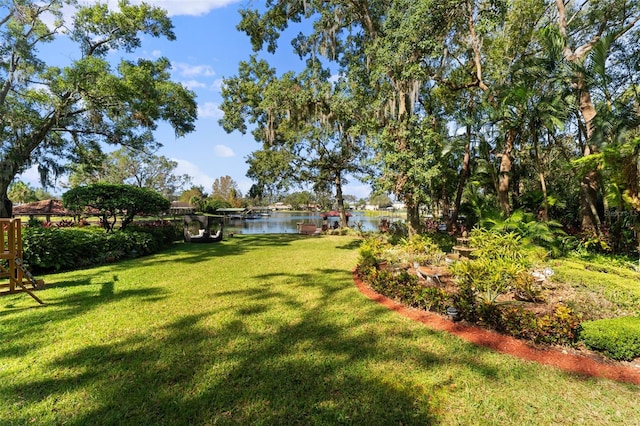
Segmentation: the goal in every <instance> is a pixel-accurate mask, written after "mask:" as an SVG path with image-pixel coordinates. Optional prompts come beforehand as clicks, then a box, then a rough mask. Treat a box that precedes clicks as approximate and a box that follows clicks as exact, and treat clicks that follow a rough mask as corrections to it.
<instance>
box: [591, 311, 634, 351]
mask: <svg viewBox="0 0 640 426" xmlns="http://www.w3.org/2000/svg"><path fill="white" fill-rule="evenodd" d="M580 338H581V339H582V341H584V343H585V345H587V346H588V347H589V348H591V349H593V350H596V351H599V352H602V353H604V354H605V355H607V356H608V357H610V358H613V359H617V360H624V361H631V360H633V359H635V358H637V357H640V318H639V317H619V318H612V319H602V320H597V321H585V322H584V323H582V332H581V333H580Z"/></svg>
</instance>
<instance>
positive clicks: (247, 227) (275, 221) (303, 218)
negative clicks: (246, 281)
mask: <svg viewBox="0 0 640 426" xmlns="http://www.w3.org/2000/svg"><path fill="white" fill-rule="evenodd" d="M352 214H353V216H352V217H350V218H349V226H350V227H355V226H356V224H357V223H359V222H360V223H362V229H363V230H364V231H375V230H377V229H378V224H379V223H380V219H382V218H383V217H384V218H387V219H389V220H391V221H396V220H404V219H405V215H404V214H402V213H397V212H393V213H382V212H380V213H379V216H365V215H364V213H362V212H352ZM335 221H338V223H339V222H340V218H338V217H330V218H329V226H332V225H333V223H334V222H335ZM300 222H305V223H310V222H312V223H315V224H316V226H318V227H321V226H322V218H321V217H320V213H317V212H312V213H302V212H270V216H266V217H258V218H256V219H244V220H241V219H234V220H228V221H226V222H225V224H224V232H225V233H229V232H233V233H234V234H297V233H298V227H297V225H298V223H300Z"/></svg>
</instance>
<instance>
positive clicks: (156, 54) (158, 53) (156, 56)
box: [151, 49, 162, 58]
mask: <svg viewBox="0 0 640 426" xmlns="http://www.w3.org/2000/svg"><path fill="white" fill-rule="evenodd" d="M151 56H152V57H154V58H159V57H161V56H162V52H161V51H160V50H157V49H156V50H154V51H153V52H151Z"/></svg>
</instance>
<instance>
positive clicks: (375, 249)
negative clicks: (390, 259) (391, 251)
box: [358, 235, 389, 269]
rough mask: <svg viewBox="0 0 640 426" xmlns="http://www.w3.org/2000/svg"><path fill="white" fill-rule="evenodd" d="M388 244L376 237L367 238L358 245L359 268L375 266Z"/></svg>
mask: <svg viewBox="0 0 640 426" xmlns="http://www.w3.org/2000/svg"><path fill="white" fill-rule="evenodd" d="M388 246H389V244H388V243H387V242H385V241H384V240H383V239H381V238H379V237H378V236H375V235H374V236H371V237H367V238H365V239H364V241H362V243H361V244H360V252H359V258H358V267H359V268H365V269H366V268H369V267H372V266H377V265H378V261H379V260H380V259H381V256H382V252H383V251H384V249H385V248H386V247H388Z"/></svg>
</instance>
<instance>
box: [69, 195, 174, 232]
mask: <svg viewBox="0 0 640 426" xmlns="http://www.w3.org/2000/svg"><path fill="white" fill-rule="evenodd" d="M62 203H63V205H64V206H65V208H67V209H69V210H72V211H76V212H78V213H85V214H92V213H93V214H95V213H94V212H95V211H97V212H99V215H100V217H101V220H102V226H104V228H105V230H106V231H107V232H112V231H113V229H114V226H115V224H116V221H117V219H118V216H120V217H121V225H120V229H121V230H124V229H125V228H126V227H127V225H129V224H130V223H131V222H133V218H134V217H135V216H136V215H139V214H145V215H157V214H159V213H162V212H165V211H167V210H168V209H169V207H170V206H171V203H170V202H169V200H167V199H166V198H164V197H163V196H162V195H160V194H159V193H157V192H155V191H152V190H149V189H145V188H139V187H137V186H132V185H122V184H108V183H96V184H93V185H87V186H77V187H75V188H72V189H70V190H69V191H67V192H65V193H64V194H62Z"/></svg>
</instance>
